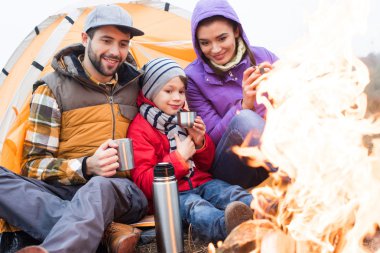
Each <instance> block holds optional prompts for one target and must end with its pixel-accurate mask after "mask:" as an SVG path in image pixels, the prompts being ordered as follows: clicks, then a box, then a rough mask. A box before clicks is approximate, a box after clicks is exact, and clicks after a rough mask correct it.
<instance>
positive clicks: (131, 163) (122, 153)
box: [115, 138, 135, 171]
mask: <svg viewBox="0 0 380 253" xmlns="http://www.w3.org/2000/svg"><path fill="white" fill-rule="evenodd" d="M115 141H116V142H117V144H118V145H119V147H118V148H117V155H118V156H119V165H120V166H119V169H118V171H126V170H131V169H134V168H135V159H134V157H133V144H132V139H129V138H124V139H117V140H115Z"/></svg>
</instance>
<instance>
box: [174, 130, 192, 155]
mask: <svg viewBox="0 0 380 253" xmlns="http://www.w3.org/2000/svg"><path fill="white" fill-rule="evenodd" d="M174 138H175V142H176V145H177V152H178V153H179V154H180V155H181V156H182V158H183V159H184V160H185V161H187V160H189V158H190V157H192V156H193V155H194V154H195V145H194V142H193V141H192V140H191V136H190V135H188V136H187V137H186V138H185V139H184V140H182V141H181V139H180V138H179V137H178V134H175V135H174Z"/></svg>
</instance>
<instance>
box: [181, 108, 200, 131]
mask: <svg viewBox="0 0 380 253" xmlns="http://www.w3.org/2000/svg"><path fill="white" fill-rule="evenodd" d="M196 117H197V113H196V112H185V111H182V112H181V111H180V112H177V122H178V125H180V126H181V127H183V128H192V127H193V126H194V121H195V118H196Z"/></svg>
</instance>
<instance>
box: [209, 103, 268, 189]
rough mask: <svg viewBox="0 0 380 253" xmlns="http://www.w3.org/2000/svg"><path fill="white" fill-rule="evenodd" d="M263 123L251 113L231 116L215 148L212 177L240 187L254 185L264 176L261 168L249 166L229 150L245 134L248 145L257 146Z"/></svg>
mask: <svg viewBox="0 0 380 253" xmlns="http://www.w3.org/2000/svg"><path fill="white" fill-rule="evenodd" d="M264 125H265V120H264V119H263V118H262V117H260V116H259V115H258V114H257V113H255V112H253V111H251V110H242V111H240V113H239V114H237V115H236V116H234V117H233V118H232V120H231V122H230V124H229V126H228V128H227V130H226V132H225V133H224V134H223V136H222V139H221V140H220V141H219V143H218V144H217V147H216V152H215V160H214V164H213V166H212V169H211V171H210V172H211V173H212V175H213V176H214V177H215V178H218V179H221V180H223V181H226V182H228V183H230V184H236V185H240V186H241V187H243V188H250V187H252V186H256V185H258V184H260V183H261V182H262V181H264V180H265V179H266V178H267V177H268V172H267V171H266V170H265V169H264V168H261V167H260V168H252V167H249V166H248V165H247V164H246V162H245V161H244V160H242V159H241V158H239V157H238V156H237V155H236V154H234V153H233V152H232V150H231V148H232V147H233V146H236V145H241V144H242V143H243V141H244V140H245V138H246V137H247V135H248V134H249V133H251V134H252V137H251V138H250V139H249V141H248V143H247V144H248V146H257V145H258V144H259V141H260V137H261V134H262V132H263V130H264Z"/></svg>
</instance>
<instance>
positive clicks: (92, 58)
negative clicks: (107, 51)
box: [88, 42, 121, 77]
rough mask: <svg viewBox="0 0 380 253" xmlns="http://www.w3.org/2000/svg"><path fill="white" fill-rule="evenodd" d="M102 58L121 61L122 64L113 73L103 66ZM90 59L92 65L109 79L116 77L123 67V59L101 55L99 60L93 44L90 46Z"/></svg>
mask: <svg viewBox="0 0 380 253" xmlns="http://www.w3.org/2000/svg"><path fill="white" fill-rule="evenodd" d="M102 57H107V58H110V59H114V60H117V61H119V62H120V63H119V65H118V66H117V67H116V68H115V69H114V70H113V71H110V70H108V69H107V68H106V67H105V66H104V65H102V62H101V59H102ZM88 58H89V59H90V62H91V63H92V65H93V66H94V68H95V69H96V71H98V72H99V73H100V74H102V75H103V76H108V77H109V76H114V75H115V73H116V72H117V71H118V70H119V68H120V66H121V59H120V57H119V56H115V55H104V54H101V55H100V56H99V58H98V57H97V56H96V54H95V52H94V51H93V50H92V47H91V42H90V43H89V44H88Z"/></svg>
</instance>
